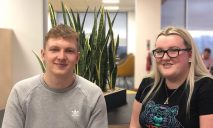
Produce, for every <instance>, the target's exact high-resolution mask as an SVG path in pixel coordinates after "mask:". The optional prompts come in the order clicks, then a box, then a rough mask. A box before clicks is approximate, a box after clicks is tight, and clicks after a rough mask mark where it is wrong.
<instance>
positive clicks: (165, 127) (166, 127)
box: [140, 101, 183, 128]
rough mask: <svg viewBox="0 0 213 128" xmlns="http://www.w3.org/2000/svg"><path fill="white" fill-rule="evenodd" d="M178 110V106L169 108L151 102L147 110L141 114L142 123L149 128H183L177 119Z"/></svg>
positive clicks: (146, 107)
mask: <svg viewBox="0 0 213 128" xmlns="http://www.w3.org/2000/svg"><path fill="white" fill-rule="evenodd" d="M178 110H179V107H178V106H177V105H176V106H172V107H169V106H166V105H161V104H155V102H154V101H149V102H148V103H147V104H146V106H145V110H144V111H143V112H142V113H141V114H140V121H142V122H143V123H142V124H144V125H145V126H146V127H147V128H183V126H182V125H181V123H180V122H179V121H178V120H177V119H176V116H177V115H178Z"/></svg>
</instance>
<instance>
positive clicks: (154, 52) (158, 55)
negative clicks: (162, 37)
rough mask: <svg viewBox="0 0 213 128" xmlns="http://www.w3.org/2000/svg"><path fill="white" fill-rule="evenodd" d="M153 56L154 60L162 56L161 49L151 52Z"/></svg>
mask: <svg viewBox="0 0 213 128" xmlns="http://www.w3.org/2000/svg"><path fill="white" fill-rule="evenodd" d="M153 54H154V56H155V57H156V58H161V57H163V55H164V51H163V50H161V49H156V50H154V51H153Z"/></svg>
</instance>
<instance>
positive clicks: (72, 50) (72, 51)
mask: <svg viewBox="0 0 213 128" xmlns="http://www.w3.org/2000/svg"><path fill="white" fill-rule="evenodd" d="M66 52H69V53H75V52H76V50H75V49H67V50H66Z"/></svg>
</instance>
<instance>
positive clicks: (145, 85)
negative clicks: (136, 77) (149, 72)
mask: <svg viewBox="0 0 213 128" xmlns="http://www.w3.org/2000/svg"><path fill="white" fill-rule="evenodd" d="M153 82H154V79H153V78H151V77H146V78H143V80H142V81H141V84H140V86H139V88H138V91H137V94H136V97H135V98H136V100H137V101H140V102H141V96H142V95H146V94H147V93H148V91H149V90H150V89H151V87H152V85H153V84H152V83H153Z"/></svg>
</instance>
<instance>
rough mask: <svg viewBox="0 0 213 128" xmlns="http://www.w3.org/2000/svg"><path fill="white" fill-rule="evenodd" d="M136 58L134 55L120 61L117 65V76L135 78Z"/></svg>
mask: <svg viewBox="0 0 213 128" xmlns="http://www.w3.org/2000/svg"><path fill="white" fill-rule="evenodd" d="M134 62H135V57H134V55H133V54H132V53H130V54H128V55H127V56H126V57H125V58H123V59H122V60H120V61H119V62H118V64H117V76H118V77H128V76H134V65H135V63H134Z"/></svg>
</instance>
